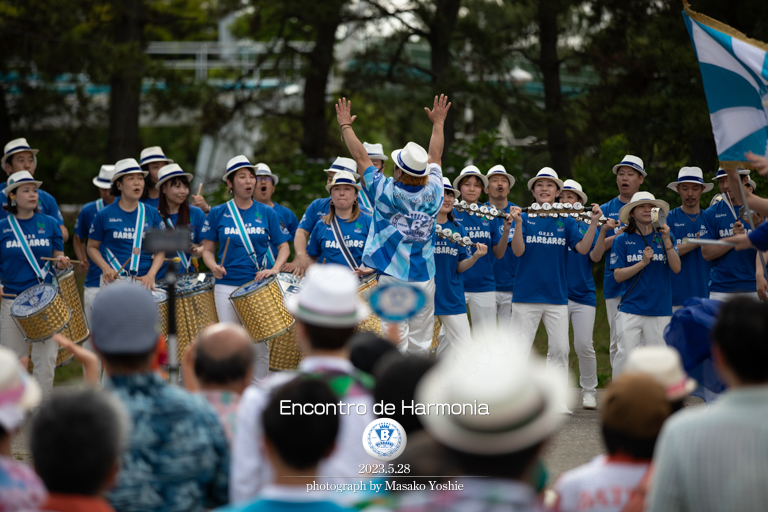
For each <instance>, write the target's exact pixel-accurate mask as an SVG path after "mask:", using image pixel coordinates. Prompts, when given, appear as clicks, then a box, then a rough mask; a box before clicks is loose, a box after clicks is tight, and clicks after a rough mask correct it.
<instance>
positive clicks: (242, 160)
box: [221, 155, 256, 181]
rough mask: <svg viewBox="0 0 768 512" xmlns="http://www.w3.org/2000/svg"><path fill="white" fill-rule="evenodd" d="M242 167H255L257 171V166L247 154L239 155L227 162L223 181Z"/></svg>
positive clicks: (254, 169)
mask: <svg viewBox="0 0 768 512" xmlns="http://www.w3.org/2000/svg"><path fill="white" fill-rule="evenodd" d="M240 169H253V172H254V173H255V172H256V166H255V165H253V164H252V163H251V161H250V160H248V159H247V158H246V157H245V155H237V156H236V157H234V158H230V159H229V162H227V171H226V172H225V173H224V177H223V178H221V181H227V178H228V177H229V175H230V174H232V173H233V172H237V171H239V170H240Z"/></svg>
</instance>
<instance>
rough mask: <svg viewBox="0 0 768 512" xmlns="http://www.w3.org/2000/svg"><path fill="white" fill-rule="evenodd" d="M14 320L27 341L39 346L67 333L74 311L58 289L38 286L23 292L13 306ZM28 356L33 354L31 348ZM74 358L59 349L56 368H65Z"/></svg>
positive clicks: (30, 367) (30, 364) (29, 365)
mask: <svg viewBox="0 0 768 512" xmlns="http://www.w3.org/2000/svg"><path fill="white" fill-rule="evenodd" d="M11 318H13V321H14V322H16V325H17V326H18V327H19V330H20V331H21V333H22V334H23V335H24V338H25V339H26V340H27V341H30V342H40V341H45V340H46V339H48V338H50V337H51V336H53V335H54V334H56V333H58V332H61V331H63V330H65V329H66V327H67V324H69V323H70V320H71V319H72V310H71V309H70V308H69V307H68V306H67V303H66V301H65V300H64V299H63V298H62V297H61V295H60V294H59V291H58V290H57V289H56V287H55V286H53V285H52V284H38V285H35V286H33V287H32V288H28V289H27V290H25V291H23V292H22V293H20V294H19V296H18V297H16V298H15V299H14V301H13V304H11ZM65 335H67V336H68V333H66V332H65ZM29 353H30V355H31V354H32V347H31V346H30V347H29ZM73 357H74V355H73V354H72V353H71V352H70V351H69V350H64V349H59V352H58V354H57V356H56V366H57V367H59V366H63V365H64V364H66V363H68V362H69V361H70V360H71V359H72V358H73ZM33 368H34V365H33V364H32V358H31V357H30V359H29V364H28V365H27V369H28V370H29V371H32V370H33Z"/></svg>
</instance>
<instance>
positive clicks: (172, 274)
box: [165, 261, 179, 385]
mask: <svg viewBox="0 0 768 512" xmlns="http://www.w3.org/2000/svg"><path fill="white" fill-rule="evenodd" d="M165 276H166V278H165V280H166V282H167V283H168V339H167V340H166V342H167V344H168V380H169V381H170V383H171V384H172V385H177V384H178V383H179V354H178V352H177V347H178V344H179V343H178V340H177V339H176V262H175V261H171V262H169V263H168V268H167V270H166V273H165Z"/></svg>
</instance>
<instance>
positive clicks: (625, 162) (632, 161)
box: [613, 155, 648, 176]
mask: <svg viewBox="0 0 768 512" xmlns="http://www.w3.org/2000/svg"><path fill="white" fill-rule="evenodd" d="M624 166H627V167H631V168H632V169H634V170H636V171H637V172H639V173H640V174H642V175H643V176H648V173H647V172H645V167H644V166H643V159H642V158H640V157H637V156H634V155H624V158H622V159H621V162H619V163H617V164H616V165H614V166H613V174H617V173H618V172H619V168H620V167H624Z"/></svg>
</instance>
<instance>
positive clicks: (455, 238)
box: [435, 224, 477, 247]
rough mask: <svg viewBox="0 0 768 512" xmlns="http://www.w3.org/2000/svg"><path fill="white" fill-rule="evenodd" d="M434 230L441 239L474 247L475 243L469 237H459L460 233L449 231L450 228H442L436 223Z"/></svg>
mask: <svg viewBox="0 0 768 512" xmlns="http://www.w3.org/2000/svg"><path fill="white" fill-rule="evenodd" d="M435 232H436V233H437V236H438V237H440V238H441V239H443V240H448V241H449V242H453V243H455V244H459V245H460V246H462V247H467V246H469V247H476V246H477V244H476V243H475V242H473V241H472V239H471V238H469V237H468V236H465V237H464V238H462V237H461V234H460V233H456V232H455V231H451V230H450V229H448V228H446V229H443V226H441V225H440V224H437V226H436V228H435Z"/></svg>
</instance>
